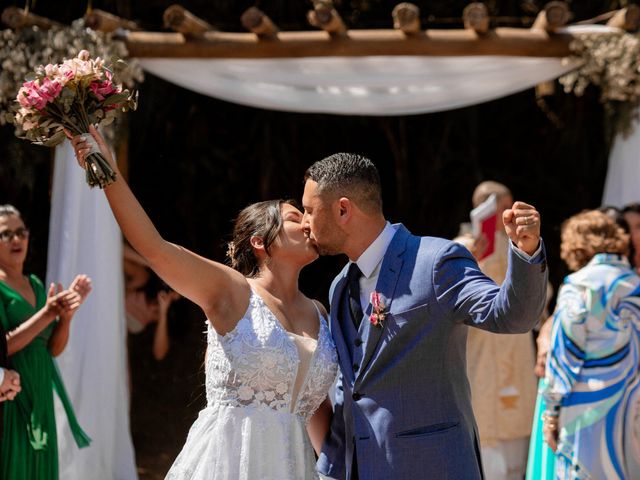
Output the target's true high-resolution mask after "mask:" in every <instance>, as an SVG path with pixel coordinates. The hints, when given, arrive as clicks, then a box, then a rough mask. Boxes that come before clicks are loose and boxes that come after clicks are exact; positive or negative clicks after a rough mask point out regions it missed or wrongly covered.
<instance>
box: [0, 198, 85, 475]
mask: <svg viewBox="0 0 640 480" xmlns="http://www.w3.org/2000/svg"><path fill="white" fill-rule="evenodd" d="M28 242H29V230H28V229H27V228H26V226H25V224H24V222H23V221H22V218H21V216H20V213H19V212H18V210H16V209H15V208H14V207H12V206H11V205H3V206H0V323H1V324H2V327H3V328H4V331H5V332H6V339H7V348H8V353H9V358H10V361H11V364H12V367H13V368H14V369H15V370H16V371H17V372H18V373H19V374H20V378H21V381H22V392H21V393H20V394H19V395H18V396H16V399H15V401H14V402H6V403H5V408H4V431H3V435H2V447H1V451H0V462H1V465H0V478H3V479H16V480H17V479H20V480H56V479H57V478H58V445H57V436H56V422H55V415H54V408H53V391H54V390H55V391H56V393H57V394H58V397H59V398H60V400H61V401H62V404H63V405H64V408H65V411H66V413H67V418H68V420H69V425H70V426H71V430H72V432H73V435H74V438H75V440H76V443H77V444H78V446H79V447H86V446H87V445H89V441H90V440H89V437H87V435H86V434H85V433H84V432H83V431H82V429H81V428H80V426H79V425H78V422H77V421H76V419H75V415H74V413H73V408H72V406H71V403H70V402H69V399H68V397H67V394H66V392H65V389H64V385H63V383H62V378H61V377H60V373H59V372H58V369H57V367H56V364H55V362H54V360H53V357H55V356H57V355H59V354H60V353H62V351H63V350H64V348H65V346H66V344H67V340H68V338H69V327H70V324H71V318H72V317H73V314H74V313H75V311H76V310H77V309H78V307H79V306H80V304H81V303H82V302H83V301H84V299H85V298H86V296H87V295H88V294H89V292H90V291H91V281H90V279H89V278H88V277H87V276H85V275H78V276H77V277H76V278H75V279H74V280H73V282H72V283H71V285H70V286H69V288H68V289H66V290H63V289H62V286H61V285H60V284H58V285H57V286H55V285H53V284H52V285H51V286H50V287H49V291H48V293H47V292H45V288H44V286H43V284H42V282H41V281H40V280H39V279H38V278H37V277H36V276H35V275H29V276H26V275H24V274H23V266H24V261H25V258H26V256H27V249H28Z"/></svg>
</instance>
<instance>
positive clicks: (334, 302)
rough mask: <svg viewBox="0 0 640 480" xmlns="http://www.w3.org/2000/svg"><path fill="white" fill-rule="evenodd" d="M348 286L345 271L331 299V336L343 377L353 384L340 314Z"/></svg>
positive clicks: (349, 357)
mask: <svg viewBox="0 0 640 480" xmlns="http://www.w3.org/2000/svg"><path fill="white" fill-rule="evenodd" d="M346 284H347V274H346V270H345V271H344V273H343V275H342V278H340V280H338V282H337V283H336V286H335V288H334V289H333V295H332V297H331V312H330V315H329V316H330V317H331V335H332V336H333V342H334V343H335V345H336V350H337V352H338V360H339V362H340V369H341V371H342V374H343V376H345V377H346V378H347V379H348V380H349V383H352V382H353V367H352V365H351V354H350V353H349V349H348V348H347V343H346V340H345V338H344V332H343V330H342V325H341V324H340V312H341V310H342V304H341V300H342V296H343V294H344V289H345V288H346Z"/></svg>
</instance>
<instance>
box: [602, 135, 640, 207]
mask: <svg viewBox="0 0 640 480" xmlns="http://www.w3.org/2000/svg"><path fill="white" fill-rule="evenodd" d="M633 202H640V128H638V124H637V123H636V124H635V125H634V129H633V132H632V133H631V134H630V135H629V136H628V137H626V138H625V137H623V136H622V135H618V136H617V137H616V139H615V141H614V144H613V149H612V150H611V154H610V155H609V167H608V170H607V180H606V182H605V185H604V194H603V197H602V204H603V205H613V206H616V207H623V206H625V205H627V204H629V203H633Z"/></svg>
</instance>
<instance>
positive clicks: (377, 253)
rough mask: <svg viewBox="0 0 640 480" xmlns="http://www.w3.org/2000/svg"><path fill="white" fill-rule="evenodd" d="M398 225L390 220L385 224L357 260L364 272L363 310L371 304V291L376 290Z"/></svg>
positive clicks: (361, 297)
mask: <svg viewBox="0 0 640 480" xmlns="http://www.w3.org/2000/svg"><path fill="white" fill-rule="evenodd" d="M397 229H398V225H391V224H390V223H389V222H387V224H386V225H385V226H384V228H383V229H382V232H380V235H378V237H377V238H376V239H375V240H374V241H373V242H372V243H371V245H369V246H368V247H367V249H366V250H365V251H364V252H362V255H360V256H359V257H358V260H356V264H357V265H358V268H359V269H360V271H361V272H362V276H361V277H360V305H361V306H362V311H363V312H365V313H366V311H367V307H368V306H369V299H370V297H371V292H373V291H375V289H376V285H377V284H378V277H379V276H380V267H381V266H382V259H383V258H384V254H385V253H387V248H389V244H390V243H391V240H392V239H393V236H394V235H395V234H396V230H397Z"/></svg>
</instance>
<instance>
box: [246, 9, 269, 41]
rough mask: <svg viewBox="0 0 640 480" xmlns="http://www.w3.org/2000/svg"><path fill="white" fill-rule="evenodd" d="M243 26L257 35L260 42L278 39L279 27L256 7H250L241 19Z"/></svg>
mask: <svg viewBox="0 0 640 480" xmlns="http://www.w3.org/2000/svg"><path fill="white" fill-rule="evenodd" d="M240 21H241V22H242V26H243V27H244V28H246V29H247V30H249V31H251V32H253V33H255V34H256V35H257V36H258V38H259V39H260V40H273V39H275V38H277V35H278V27H276V25H275V24H274V23H273V22H272V21H271V19H270V18H269V17H268V16H266V15H265V14H264V13H263V12H262V11H261V10H259V9H258V8H256V7H250V8H248V9H247V10H245V12H244V13H243V14H242V17H240Z"/></svg>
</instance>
